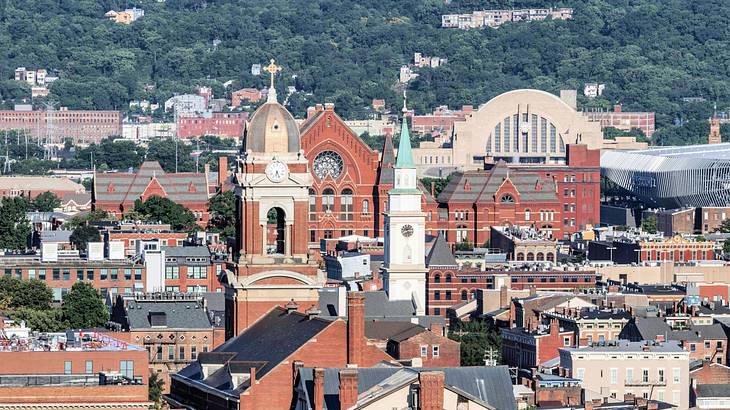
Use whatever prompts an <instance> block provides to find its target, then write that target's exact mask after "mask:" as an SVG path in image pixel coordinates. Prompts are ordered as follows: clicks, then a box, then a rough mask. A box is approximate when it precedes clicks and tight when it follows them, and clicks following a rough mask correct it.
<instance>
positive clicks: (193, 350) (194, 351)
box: [190, 346, 198, 360]
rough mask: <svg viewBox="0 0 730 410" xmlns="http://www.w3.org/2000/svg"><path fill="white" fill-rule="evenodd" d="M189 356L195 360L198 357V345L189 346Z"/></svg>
mask: <svg viewBox="0 0 730 410" xmlns="http://www.w3.org/2000/svg"><path fill="white" fill-rule="evenodd" d="M190 358H191V359H193V360H195V359H197V358H198V347H197V346H190Z"/></svg>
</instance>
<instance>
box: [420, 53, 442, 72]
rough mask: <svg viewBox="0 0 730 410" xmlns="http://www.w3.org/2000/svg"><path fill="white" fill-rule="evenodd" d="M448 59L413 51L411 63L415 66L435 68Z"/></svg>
mask: <svg viewBox="0 0 730 410" xmlns="http://www.w3.org/2000/svg"><path fill="white" fill-rule="evenodd" d="M448 61H449V60H448V59H446V58H442V57H429V56H424V55H423V54H421V53H413V65H414V66H416V67H419V68H420V67H430V68H437V67H440V66H441V65H443V64H446V63H447V62H448Z"/></svg>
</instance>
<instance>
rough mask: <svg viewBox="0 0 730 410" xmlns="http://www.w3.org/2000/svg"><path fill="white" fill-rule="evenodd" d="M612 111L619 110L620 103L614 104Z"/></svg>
mask: <svg viewBox="0 0 730 410" xmlns="http://www.w3.org/2000/svg"><path fill="white" fill-rule="evenodd" d="M613 112H621V104H614V105H613Z"/></svg>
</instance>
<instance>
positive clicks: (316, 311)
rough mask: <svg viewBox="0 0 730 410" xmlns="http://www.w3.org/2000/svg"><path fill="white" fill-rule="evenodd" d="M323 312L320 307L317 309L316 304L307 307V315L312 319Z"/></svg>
mask: <svg viewBox="0 0 730 410" xmlns="http://www.w3.org/2000/svg"><path fill="white" fill-rule="evenodd" d="M321 313H322V312H321V311H320V310H319V309H317V308H316V307H315V306H312V307H310V308H309V309H307V317H308V318H309V319H310V320H312V319H314V318H316V317H318V316H319V315H320V314H321Z"/></svg>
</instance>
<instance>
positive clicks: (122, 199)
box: [93, 161, 210, 226]
mask: <svg viewBox="0 0 730 410" xmlns="http://www.w3.org/2000/svg"><path fill="white" fill-rule="evenodd" d="M208 192H209V187H208V176H207V174H206V173H196V172H177V173H172V172H171V173H167V172H165V171H164V170H163V169H162V167H161V166H160V164H159V162H157V161H145V162H144V163H142V165H141V166H140V167H139V169H138V170H137V171H136V172H109V173H99V172H97V173H95V174H94V186H93V204H94V209H99V210H104V211H107V212H109V213H110V214H112V215H114V216H115V217H117V218H119V217H122V216H123V215H124V214H125V213H126V212H128V211H130V210H132V209H133V208H134V203H135V201H136V200H138V199H139V200H141V201H143V202H144V201H146V200H147V199H148V198H150V197H153V196H159V197H162V198H168V199H170V200H171V201H173V202H175V203H177V204H180V205H182V206H184V207H185V208H188V209H189V210H190V211H191V212H192V213H193V215H194V216H195V220H196V222H197V223H198V225H200V226H206V225H207V224H208V218H209V214H208V199H209V197H210V195H209V193H208Z"/></svg>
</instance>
